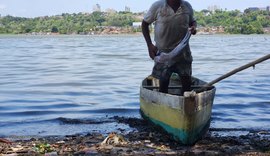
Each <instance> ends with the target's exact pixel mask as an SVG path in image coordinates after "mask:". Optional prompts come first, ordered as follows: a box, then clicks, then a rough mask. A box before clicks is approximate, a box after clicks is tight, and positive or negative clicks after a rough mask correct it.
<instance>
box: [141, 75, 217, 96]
mask: <svg viewBox="0 0 270 156" xmlns="http://www.w3.org/2000/svg"><path fill="white" fill-rule="evenodd" d="M205 84H207V83H206V82H205V81H202V80H200V79H198V78H195V77H192V83H191V90H195V91H197V90H199V89H201V88H202V87H203V85H205ZM142 87H143V88H146V89H149V90H153V91H159V79H157V78H155V77H153V76H148V77H147V78H145V79H144V80H143V82H142ZM213 88H214V86H211V87H206V88H205V89H204V90H203V91H206V90H210V89H213ZM181 92H182V84H181V81H180V78H179V76H178V75H177V74H173V75H172V76H171V79H170V83H169V89H168V93H169V94H173V95H181ZM199 92H200V91H199ZM197 93H198V92H197Z"/></svg>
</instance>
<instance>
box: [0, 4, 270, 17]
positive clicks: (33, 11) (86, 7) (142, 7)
mask: <svg viewBox="0 0 270 156" xmlns="http://www.w3.org/2000/svg"><path fill="white" fill-rule="evenodd" d="M155 1H156V0H0V14H1V16H6V15H12V16H17V17H38V16H52V15H60V14H62V13H79V12H92V11H93V6H94V5H96V4H99V5H100V6H101V11H105V10H106V9H108V8H112V9H114V10H116V11H124V9H125V6H128V7H130V10H131V12H142V11H146V10H148V8H149V7H150V6H151V4H152V3H153V2H155ZM187 1H188V2H190V3H191V5H192V6H193V9H194V10H196V11H200V10H202V9H207V7H209V6H214V5H216V6H218V7H219V8H221V9H223V10H224V9H227V10H235V9H237V10H240V11H244V9H246V8H249V7H266V6H270V1H269V0H234V1H231V0H187Z"/></svg>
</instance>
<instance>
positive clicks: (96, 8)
mask: <svg viewBox="0 0 270 156" xmlns="http://www.w3.org/2000/svg"><path fill="white" fill-rule="evenodd" d="M96 11H97V12H101V6H100V5H99V4H96V5H94V6H93V12H96Z"/></svg>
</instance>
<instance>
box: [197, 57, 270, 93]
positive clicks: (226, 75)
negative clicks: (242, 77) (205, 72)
mask: <svg viewBox="0 0 270 156" xmlns="http://www.w3.org/2000/svg"><path fill="white" fill-rule="evenodd" d="M268 59H270V54H268V55H266V56H264V57H261V58H259V59H257V60H255V61H252V62H250V63H248V64H246V65H243V66H241V67H239V68H236V69H234V70H232V71H230V72H228V73H227V74H225V75H222V76H220V77H219V78H217V79H215V80H213V81H211V82H209V83H207V84H206V85H204V86H203V87H202V88H201V89H198V90H196V92H200V91H203V90H204V88H207V87H210V86H212V85H213V84H215V83H217V82H219V81H221V80H223V79H225V78H227V77H229V76H232V75H233V74H235V73H238V72H240V71H242V70H245V69H247V68H249V67H251V66H255V65H256V64H259V63H261V62H263V61H266V60H268Z"/></svg>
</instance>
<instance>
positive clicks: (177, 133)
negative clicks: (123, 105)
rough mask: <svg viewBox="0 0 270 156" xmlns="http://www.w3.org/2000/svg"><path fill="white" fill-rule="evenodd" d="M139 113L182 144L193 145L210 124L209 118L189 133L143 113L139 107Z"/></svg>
mask: <svg viewBox="0 0 270 156" xmlns="http://www.w3.org/2000/svg"><path fill="white" fill-rule="evenodd" d="M140 114H141V116H142V117H143V118H144V119H146V120H148V121H150V122H151V123H152V124H154V125H155V126H159V127H162V128H163V129H165V131H166V132H167V133H168V134H170V135H171V136H172V137H173V138H174V139H175V140H176V141H179V142H180V143H182V144H184V145H194V143H195V142H196V141H198V140H199V139H201V137H202V136H203V134H205V133H206V132H207V131H208V129H209V126H210V121H211V120H210V119H209V121H208V122H207V124H206V125H204V126H202V127H199V128H198V129H197V131H196V132H192V134H191V133H189V132H186V131H185V130H183V129H178V128H173V127H171V126H170V125H168V124H165V123H163V122H161V121H158V120H156V119H153V118H151V117H149V116H147V115H145V114H144V112H143V111H142V110H141V109H140Z"/></svg>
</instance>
